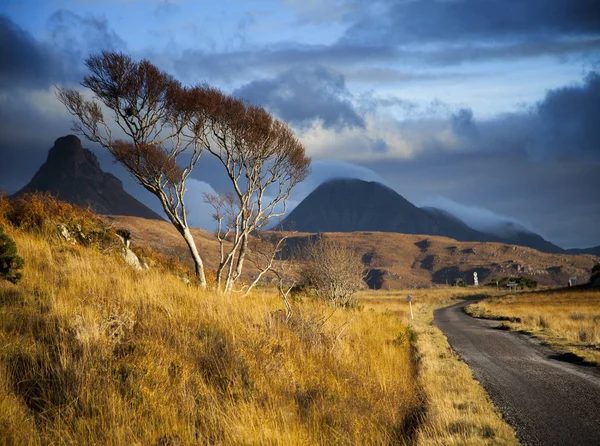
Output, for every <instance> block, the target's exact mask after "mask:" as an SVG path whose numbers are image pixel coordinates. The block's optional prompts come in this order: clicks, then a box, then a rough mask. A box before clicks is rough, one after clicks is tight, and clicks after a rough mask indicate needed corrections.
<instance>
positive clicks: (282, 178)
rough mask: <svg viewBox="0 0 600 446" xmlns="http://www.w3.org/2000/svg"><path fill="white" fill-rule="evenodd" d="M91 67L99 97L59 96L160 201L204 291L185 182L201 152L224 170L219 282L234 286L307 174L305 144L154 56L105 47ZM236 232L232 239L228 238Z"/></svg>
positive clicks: (91, 85)
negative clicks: (257, 238) (185, 80)
mask: <svg viewBox="0 0 600 446" xmlns="http://www.w3.org/2000/svg"><path fill="white" fill-rule="evenodd" d="M86 65H87V67H88V69H89V71H90V74H89V75H87V76H85V77H84V80H83V82H82V85H83V86H84V87H86V88H87V89H89V90H90V91H91V92H92V93H93V97H92V99H86V98H85V97H84V95H82V94H81V93H80V92H78V91H76V90H72V89H64V88H58V89H57V95H58V98H59V100H60V101H61V102H62V103H63V104H64V105H65V106H66V107H67V109H68V110H69V112H70V113H71V114H73V115H74V116H76V117H77V118H78V120H77V121H76V122H75V124H74V129H75V131H77V132H78V133H80V134H83V135H84V136H85V137H86V138H88V139H89V140H91V141H94V142H97V143H99V144H100V145H101V146H102V147H104V148H106V149H107V150H108V151H109V152H110V153H111V154H112V155H113V157H114V158H115V159H116V160H117V161H118V162H119V163H121V164H122V165H123V166H124V167H125V169H127V171H128V172H129V173H130V174H131V175H133V177H134V178H135V179H136V180H137V181H138V182H139V183H140V184H141V185H142V186H144V188H146V189H147V190H148V191H150V192H151V193H152V194H154V195H155V196H156V197H157V198H158V199H159V201H160V203H161V205H162V207H163V209H164V211H165V213H166V215H167V217H168V218H169V220H170V221H171V223H172V224H173V225H174V226H175V228H176V229H177V230H178V231H179V233H180V234H181V235H182V236H183V238H184V240H185V242H186V244H187V246H188V248H189V251H190V253H191V255H192V259H193V261H194V264H195V269H196V276H197V279H198V281H199V282H200V284H201V286H202V287H206V278H205V274H204V266H203V262H202V258H201V256H200V254H199V252H198V249H197V247H196V243H195V241H194V238H193V236H192V234H191V232H190V228H189V224H188V219H187V210H186V206H185V202H184V195H185V192H186V186H185V184H186V180H187V179H188V178H189V176H190V175H191V173H192V170H193V169H194V167H195V166H196V164H197V163H198V161H199V159H200V155H201V154H202V153H203V151H204V150H208V151H209V152H210V153H211V154H213V155H214V156H216V157H217V159H219V161H220V162H221V163H222V164H223V166H224V167H225V171H226V173H227V175H228V176H229V179H230V180H231V182H232V189H233V192H232V195H231V196H229V197H228V198H226V199H225V201H223V200H222V199H221V198H218V199H215V200H216V201H214V204H216V205H217V207H218V208H222V209H227V213H226V214H225V213H224V214H222V215H221V214H219V213H217V214H218V215H217V214H215V215H216V216H217V221H218V223H219V230H218V234H219V235H218V237H219V241H220V242H221V259H220V265H219V269H218V271H217V283H218V287H219V289H220V290H221V291H224V292H230V291H231V290H232V289H233V283H234V282H235V281H236V280H237V279H238V278H239V277H240V276H241V273H242V268H243V263H244V259H245V255H246V251H247V248H248V237H249V235H250V234H251V233H252V232H253V231H257V230H260V229H262V228H264V227H265V225H266V224H267V223H268V222H269V220H270V219H272V218H275V217H280V216H282V215H283V214H284V213H285V211H286V203H287V199H288V197H289V194H290V191H291V189H292V188H293V187H294V185H296V184H297V183H298V182H299V181H302V180H303V179H304V178H305V177H306V175H307V174H308V171H309V165H310V159H309V158H307V157H306V154H305V151H304V147H303V146H302V144H300V142H299V141H298V140H297V139H296V137H295V136H294V134H293V133H292V131H291V130H290V129H289V127H288V126H287V125H286V124H285V123H282V122H281V121H278V120H276V119H274V118H273V117H272V116H271V115H270V114H269V113H268V112H267V111H266V110H264V109H263V108H261V107H255V106H247V105H246V104H244V103H243V102H242V101H240V100H238V99H235V98H232V97H231V96H227V95H225V94H223V93H221V92H220V91H219V90H216V89H214V88H209V87H208V86H205V85H204V86H197V87H192V88H188V87H183V86H182V85H181V84H180V83H179V82H178V81H176V80H174V79H173V78H172V77H171V76H169V75H168V74H166V73H164V72H162V71H160V70H159V69H158V68H157V67H155V66H154V65H152V64H151V63H150V62H149V61H147V60H142V61H141V62H135V61H133V60H132V59H131V58H130V57H129V56H127V55H125V54H122V53H114V52H102V53H101V54H98V55H94V56H91V57H89V58H88V59H87V60H86ZM103 107H104V108H105V109H108V110H110V111H112V122H114V123H115V124H116V126H117V128H118V129H120V133H122V134H124V135H125V139H123V138H114V137H113V134H112V129H111V127H110V126H109V125H108V123H107V121H106V120H105V117H104V113H103ZM213 207H214V206H213ZM219 212H220V211H219ZM225 215H227V218H228V220H224V219H225ZM222 224H225V225H226V227H227V229H226V230H225V232H224V233H223V232H222V230H223V227H222V226H221V225H222ZM229 233H230V234H231V237H230V238H231V243H229V244H226V243H225V240H226V239H227V238H228V236H229ZM221 236H222V239H221ZM226 247H227V249H225V248H226Z"/></svg>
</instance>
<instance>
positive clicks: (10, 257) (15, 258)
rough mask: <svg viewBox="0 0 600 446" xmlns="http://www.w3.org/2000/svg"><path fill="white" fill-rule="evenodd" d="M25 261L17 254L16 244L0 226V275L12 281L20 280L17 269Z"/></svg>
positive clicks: (19, 273)
mask: <svg viewBox="0 0 600 446" xmlns="http://www.w3.org/2000/svg"><path fill="white" fill-rule="evenodd" d="M24 263H25V261H24V260H23V259H22V258H21V257H19V255H18V254H17V245H16V244H15V242H14V241H13V239H11V238H10V237H9V236H8V235H6V234H5V233H4V231H3V229H2V228H1V227H0V277H2V278H3V279H6V280H8V281H9V282H12V283H17V282H19V280H21V277H22V274H21V272H20V271H19V270H20V269H22V268H23V264H24Z"/></svg>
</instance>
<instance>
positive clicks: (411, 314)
mask: <svg viewBox="0 0 600 446" xmlns="http://www.w3.org/2000/svg"><path fill="white" fill-rule="evenodd" d="M406 302H408V306H409V307H410V318H411V319H414V318H415V316H414V315H413V312H412V296H411V295H410V294H409V295H408V297H407V298H406Z"/></svg>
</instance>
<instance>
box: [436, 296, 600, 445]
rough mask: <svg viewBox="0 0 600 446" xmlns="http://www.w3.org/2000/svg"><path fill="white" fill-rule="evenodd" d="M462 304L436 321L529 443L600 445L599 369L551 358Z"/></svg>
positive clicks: (547, 352) (446, 310)
mask: <svg viewBox="0 0 600 446" xmlns="http://www.w3.org/2000/svg"><path fill="white" fill-rule="evenodd" d="M470 303H472V302H468V301H467V302H460V303H458V304H455V305H452V306H450V307H446V308H440V309H439V310H436V311H435V313H434V322H435V324H436V325H437V326H438V327H439V328H440V329H441V330H442V331H443V332H444V334H445V335H446V336H447V338H448V341H449V342H450V345H451V346H452V348H453V349H454V350H455V351H456V352H457V353H458V355H459V356H460V357H461V358H462V359H463V360H464V361H465V362H466V363H467V364H468V365H469V367H470V368H471V370H472V372H473V375H474V376H475V378H476V379H477V380H478V381H479V382H481V384H482V385H483V387H484V388H485V389H486V390H487V392H488V393H489V395H490V397H491V398H492V400H493V401H494V403H495V404H496V406H497V407H498V408H499V409H500V411H501V412H502V414H503V415H504V418H505V419H506V420H507V421H508V423H509V424H510V425H511V426H512V427H513V428H514V429H515V431H516V433H517V437H518V438H519V440H520V441H521V442H522V443H523V444H526V445H567V446H579V445H600V368H599V367H589V366H587V367H586V366H581V365H575V364H570V363H567V362H564V361H559V360H556V359H552V358H551V356H553V352H552V351H551V350H550V349H548V348H547V347H544V346H541V345H539V343H536V342H534V340H532V339H531V338H529V337H527V336H525V335H522V334H517V333H511V332H508V331H503V330H499V329H497V328H494V327H497V326H498V325H499V322H498V321H487V320H482V319H475V318H472V317H470V316H469V315H467V314H466V313H465V312H464V310H463V309H464V307H465V306H466V305H468V304H470Z"/></svg>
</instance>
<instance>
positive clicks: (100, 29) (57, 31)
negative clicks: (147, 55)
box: [48, 9, 126, 74]
mask: <svg viewBox="0 0 600 446" xmlns="http://www.w3.org/2000/svg"><path fill="white" fill-rule="evenodd" d="M48 28H49V31H50V36H51V41H52V45H53V46H54V47H55V48H56V49H57V50H58V51H60V53H61V54H62V55H63V57H64V58H66V59H67V60H69V62H70V63H71V67H72V69H73V70H74V71H75V69H79V70H80V69H81V67H82V62H83V60H84V59H85V58H86V57H87V56H89V55H90V54H92V53H97V52H100V51H102V50H108V51H114V50H124V49H126V44H125V41H123V39H121V38H120V37H119V35H118V34H117V33H116V32H115V31H114V30H113V29H112V28H111V27H110V26H109V24H108V21H107V20H106V19H105V18H102V17H98V16H94V15H86V16H82V15H79V14H76V13H74V12H72V11H69V10H66V9H59V10H58V11H56V12H55V13H54V14H52V15H51V16H50V19H49V20H48ZM77 74H79V72H78V73H77Z"/></svg>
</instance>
